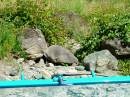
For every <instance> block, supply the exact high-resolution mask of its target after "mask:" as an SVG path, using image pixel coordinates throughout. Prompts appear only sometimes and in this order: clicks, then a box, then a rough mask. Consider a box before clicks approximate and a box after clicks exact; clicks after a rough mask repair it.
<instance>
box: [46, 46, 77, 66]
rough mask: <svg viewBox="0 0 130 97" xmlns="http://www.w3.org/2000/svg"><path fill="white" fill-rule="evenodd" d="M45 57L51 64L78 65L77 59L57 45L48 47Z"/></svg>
mask: <svg viewBox="0 0 130 97" xmlns="http://www.w3.org/2000/svg"><path fill="white" fill-rule="evenodd" d="M45 56H46V57H47V59H48V60H50V61H51V62H53V63H61V64H62V63H68V64H73V63H78V59H77V58H76V57H75V56H74V55H73V54H72V53H71V52H70V51H69V50H67V49H65V48H62V47H61V46H58V45H52V46H50V47H49V48H48V49H47V50H46V55H45Z"/></svg>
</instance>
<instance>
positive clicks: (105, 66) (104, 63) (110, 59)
mask: <svg viewBox="0 0 130 97" xmlns="http://www.w3.org/2000/svg"><path fill="white" fill-rule="evenodd" d="M88 63H90V64H93V65H92V66H91V67H90V68H91V69H93V70H95V71H97V72H105V71H107V70H116V69H118V68H117V65H118V60H117V59H116V58H115V57H114V56H113V55H112V54H111V53H110V52H109V51H108V50H102V51H99V52H95V53H92V54H90V55H88V56H86V57H85V58H84V64H88ZM87 66H88V65H87ZM88 68H89V67H88Z"/></svg>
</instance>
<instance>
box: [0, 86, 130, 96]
mask: <svg viewBox="0 0 130 97" xmlns="http://www.w3.org/2000/svg"><path fill="white" fill-rule="evenodd" d="M0 97H130V84H105V85H85V86H67V87H65V86H64V87H37V88H18V89H0Z"/></svg>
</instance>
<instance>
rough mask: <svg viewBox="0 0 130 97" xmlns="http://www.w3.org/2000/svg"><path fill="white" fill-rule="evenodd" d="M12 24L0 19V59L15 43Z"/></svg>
mask: <svg viewBox="0 0 130 97" xmlns="http://www.w3.org/2000/svg"><path fill="white" fill-rule="evenodd" d="M15 39H16V35H15V29H14V25H13V24H12V23H9V22H5V21H4V20H2V19H0V59H1V58H4V57H5V56H7V55H8V54H9V53H10V52H11V50H12V49H13V47H14V45H15Z"/></svg>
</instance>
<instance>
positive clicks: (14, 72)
mask: <svg viewBox="0 0 130 97" xmlns="http://www.w3.org/2000/svg"><path fill="white" fill-rule="evenodd" d="M18 73H19V70H18V69H16V68H13V69H12V70H11V71H10V72H9V76H16V75H18Z"/></svg>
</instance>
